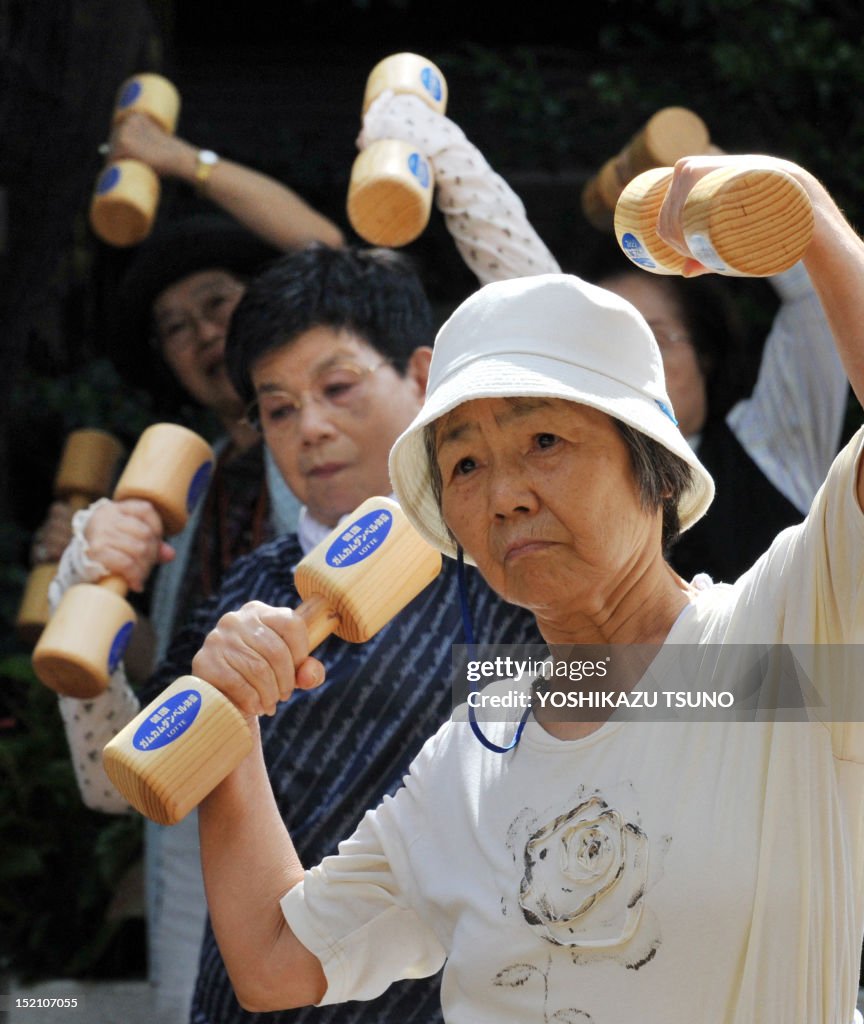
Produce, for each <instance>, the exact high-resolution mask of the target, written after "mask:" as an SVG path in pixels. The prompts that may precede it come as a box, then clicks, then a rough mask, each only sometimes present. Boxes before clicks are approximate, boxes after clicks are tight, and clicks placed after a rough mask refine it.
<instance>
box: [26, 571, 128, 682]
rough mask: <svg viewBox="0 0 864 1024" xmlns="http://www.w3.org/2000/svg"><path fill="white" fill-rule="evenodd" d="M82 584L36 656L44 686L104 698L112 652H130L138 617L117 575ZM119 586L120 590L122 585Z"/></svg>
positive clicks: (60, 609) (64, 602)
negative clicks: (126, 646)
mask: <svg viewBox="0 0 864 1024" xmlns="http://www.w3.org/2000/svg"><path fill="white" fill-rule="evenodd" d="M100 584H102V581H100V583H78V584H76V585H75V586H74V587H70V588H69V589H68V590H67V591H66V593H65V594H64V595H63V597H62V599H61V601H60V603H59V604H58V605H57V608H56V609H55V611H54V614H53V615H52V616H51V618H50V619H49V620H48V624H47V625H46V627H45V629H44V630H43V632H42V635H41V636H40V637H39V642H38V643H37V644H36V647H35V649H34V651H33V668H34V670H35V672H36V675H37V677H38V678H39V680H40V682H42V683H43V684H44V685H45V686H47V687H49V688H50V689H52V690H56V692H57V693H61V694H63V695H64V696H66V697H77V698H78V699H80V700H83V699H89V698H92V697H98V696H99V694H100V693H103V692H104V691H105V689H106V687H107V686H108V681H109V679H110V670H111V665H112V663H113V655H112V652H116V651H117V650H118V647H119V648H120V650H121V653H122V648H125V641H128V637H129V635H131V630H132V628H133V627H134V625H135V612H134V611H133V610H132V607H131V606H130V605H129V603H128V602H127V601H126V600H125V599H124V598H123V596H122V595H121V594H119V593H116V589H122V590H123V591H124V592H125V590H126V585H125V583H124V582H123V581H122V580H120V579H119V577H116V576H108V577H106V578H105V581H104V585H100ZM118 584H119V586H118Z"/></svg>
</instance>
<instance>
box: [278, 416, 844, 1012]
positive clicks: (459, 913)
mask: <svg viewBox="0 0 864 1024" xmlns="http://www.w3.org/2000/svg"><path fill="white" fill-rule="evenodd" d="M862 440H864V431H860V432H859V433H858V435H856V437H855V438H854V439H853V441H852V442H851V443H850V445H848V446H847V447H846V448H845V449H844V451H843V452H842V453H841V454H840V455H839V456H838V458H837V460H836V461H835V464H834V466H833V467H832V469H831V472H830V474H829V477H828V480H827V481H826V484H825V486H824V487H823V488H822V489H821V491H820V492H819V494H818V495H817V497H816V499H815V501H814V506H813V509H812V510H811V513H810V515H809V516H808V519H807V520H806V521H805V523H804V524H802V525H801V526H800V527H794V528H792V529H789V530H787V531H785V532H784V533H783V534H781V535H780V537H779V538H778V539H777V541H776V542H775V543H774V545H773V546H772V548H771V549H770V551H769V552H768V553H766V555H765V556H763V558H762V559H761V560H760V561H759V562H758V563H757V564H756V565H755V566H754V567H753V569H751V570H750V571H749V572H748V573H747V574H745V576H743V577H742V578H741V579H740V580H739V581H738V582H737V583H736V584H734V585H720V586H716V587H712V588H710V589H707V590H705V591H703V592H701V593H700V594H699V595H698V597H697V598H696V600H695V601H694V602H693V603H692V604H691V605H689V606H688V607H687V608H686V609H685V610H684V611H683V612H682V614H681V616H680V617H679V619H678V620H677V622H676V623H675V625H674V626H673V628H672V630H671V632H670V634H669V636H668V638H667V641H666V644H665V645H664V647H663V649H662V651H661V653H660V655H659V656H658V660H657V661H655V663H654V664H653V665H652V668H651V673H652V674H653V675H654V676H655V678H660V677H663V678H665V675H664V673H666V672H667V671H668V673H669V678H670V681H671V680H674V675H675V671H676V668H675V666H676V664H678V663H680V651H681V650H682V649H681V648H679V649H678V650H677V651H676V649H675V647H674V646H673V645H677V644H684V645H688V647H687V648H684V650H687V651H690V652H692V651H693V650H694V648H693V647H692V646H691V645H709V644H710V645H715V644H720V643H723V644H724V647H723V649H722V652H720V653H719V656H718V648H716V647H707V646H706V647H704V650H705V652H706V664H709V663H710V664H712V665H713V671H712V673H710V674H708V673H706V674H705V676H704V678H703V676H701V675H700V678H699V680H698V682H699V686H700V687H701V688H704V689H705V690H713V691H717V690H720V689H725V690H733V691H734V690H738V691H740V690H741V687H742V683H741V678H742V670H741V666H742V664H743V662H742V658H747V657H749V653H748V647H747V646H746V645H754V644H756V645H765V644H770V645H774V644H791V645H794V650H795V651H796V656H797V657H798V658H799V660H800V663H801V664H802V665H803V666H804V668H805V671H806V676H807V680H808V682H812V684H813V685H814V687H815V689H816V691H818V695H819V696H821V697H822V699H823V700H824V701H825V704H826V706H827V707H826V708H822V709H821V710H820V711H818V712H815V713H814V715H813V716H812V720H810V721H803V722H802V721H788V720H786V721H774V722H771V721H760V722H730V721H725V722H724V721H719V720H717V719H713V720H712V719H711V717H710V716H709V715H702V716H700V717H701V720H691V721H686V722H683V721H665V722H650V723H649V722H644V721H643V722H634V721H621V720H616V719H614V718H613V719H612V720H610V721H609V722H607V723H606V724H605V725H603V726H602V727H601V728H599V729H598V730H597V731H596V732H594V733H593V734H591V735H589V736H587V737H586V738H584V739H581V740H576V741H561V740H557V739H555V738H554V737H552V736H551V735H550V734H549V733H547V732H546V731H545V730H544V729H543V728H542V727H540V726H539V725H538V724H537V723H536V722H533V721H529V723H528V725H527V727H526V729H525V732H524V734H523V737H522V739H521V742H520V743H519V745H518V746H517V747H516V748H515V750H513V751H511V752H510V753H508V754H505V755H499V754H495V753H492V752H490V751H489V750H487V749H485V748H484V747H483V746H481V745H480V744H479V743H478V742H477V740H476V738H475V737H474V736H473V734H472V733H471V730H470V728H469V726H468V725H466V724H465V723H463V722H450V723H447V724H446V725H445V726H444V727H443V728H442V729H441V730H440V731H439V733H438V734H437V735H436V736H435V737H434V738H433V739H432V740H430V741H429V742H428V743H427V744H426V746H425V747H424V749H423V751H422V752H421V754H420V755H419V757H418V758H417V759H416V761H415V762H414V765H413V766H412V770H411V774H410V775H409V776H408V777H407V779H406V784H405V787H404V788H403V789H402V790H400V791H399V792H398V793H397V794H396V796H395V797H394V798H392V799H389V798H388V799H386V800H385V801H384V803H383V804H382V805H381V806H380V807H379V808H378V809H377V810H375V811H372V812H369V813H368V814H367V815H366V817H365V818H364V820H363V822H362V823H361V825H360V827H359V828H358V830H357V832H356V833H355V834H354V836H353V837H352V838H351V839H349V840H347V841H346V842H345V843H343V844H342V845H341V847H340V853H339V855H338V856H337V857H332V858H327V859H326V860H325V861H324V862H323V863H322V864H321V865H319V866H318V867H316V868H313V869H312V870H310V871H308V872H307V873H306V878H305V881H304V882H303V883H302V884H301V885H300V886H298V887H296V888H295V889H294V890H292V891H291V892H290V893H288V894H287V895H286V896H285V897H284V898H283V901H282V905H283V910H284V913H285V917H286V919H287V920H288V922H289V924H290V925H291V927H292V928H293V929H294V930H295V932H296V933H297V934H298V936H299V938H300V939H301V941H303V942H304V944H306V945H307V946H308V948H310V949H311V950H312V951H313V952H314V953H315V954H316V955H317V956H318V957H319V958H320V960H321V962H322V964H323V966H324V970H325V973H326V976H327V981H328V991H327V994H326V996H325V1000H324V1001H325V1002H327V1003H331V1002H338V1001H343V1000H347V999H364V998H370V997H372V996H374V995H375V994H376V993H378V992H380V991H382V990H383V989H384V988H386V987H387V985H389V984H390V983H391V982H392V981H394V980H396V979H398V978H405V977H412V976H422V975H426V974H429V973H432V972H434V971H435V970H437V969H438V968H439V967H440V966H441V965H442V964H443V963H444V962H445V960H446V966H445V970H444V981H443V985H442V1003H443V1006H444V1013H445V1017H446V1019H447V1020H448V1021H449V1022H453V1024H493V1022H494V1024H501V1022H502V1021H513V1022H519V1024H526V1022H530V1021H544V1022H545V1021H550V1022H551V1021H556V1022H572V1024H592V1022H593V1024H621V1022H628V1024H629V1022H632V1021H640V1022H651V1024H653V1022H657V1024H661V1022H662V1024H679V1022H680V1024H684V1022H687V1024H692V1022H693V1021H694V1020H710V1021H712V1022H720V1021H723V1022H732V1021H734V1022H735V1024H745V1022H747V1024H751V1022H752V1024H756V1022H758V1024H767V1022H773V1021H777V1022H781V1021H782V1022H787V1021H788V1022H792V1021H794V1022H807V1024H843V1022H846V1021H851V1020H852V1017H853V1011H854V1007H855V999H856V994H857V980H858V963H859V952H860V949H861V940H862V931H864V894H862V889H864V879H862V873H864V813H862V811H864V800H862V794H864V726H862V725H859V724H855V723H853V722H852V721H851V720H850V719H851V717H852V716H854V715H855V714H858V715H859V717H860V718H861V719H864V693H862V694H861V695H860V696H858V694H857V690H858V689H861V690H864V674H862V673H856V671H855V663H856V660H857V659H856V658H855V657H854V656H845V657H844V654H845V655H854V654H855V653H856V652H855V650H854V648H853V647H851V646H849V645H855V644H858V643H861V642H862V640H864V588H861V587H860V586H859V580H860V578H861V573H862V552H864V544H862V540H864V516H862V513H861V511H860V509H859V507H858V503H857V500H856V497H855V475H856V469H857V459H858V455H859V452H860V448H861V445H862ZM819 644H823V645H829V646H825V647H823V648H821V649H820V648H813V647H810V646H809V645H819ZM843 645H846V646H843ZM702 649H703V648H697V650H700V651H701V650H702ZM862 654H864V651H862ZM823 661H824V662H825V663H826V664H827V665H828V666H829V668H828V670H826V664H823ZM689 682H690V683H691V684H692V680H690V681H689ZM669 689H676V686H674V685H672V684H671V682H670V686H669ZM858 705H861V709H860V711H859V709H858ZM779 717H780V718H783V717H788V716H783V715H780V716H779ZM831 719H835V720H836V721H835V722H833V723H832V722H831ZM485 731H486V732H487V734H488V735H489V738H490V739H491V740H492V741H493V742H497V743H499V744H500V745H505V744H506V742H507V741H508V740H509V738H510V736H511V735H512V731H513V726H512V723H510V724H508V723H504V722H501V723H487V724H486V726H485Z"/></svg>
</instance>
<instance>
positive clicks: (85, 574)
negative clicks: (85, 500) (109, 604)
mask: <svg viewBox="0 0 864 1024" xmlns="http://www.w3.org/2000/svg"><path fill="white" fill-rule="evenodd" d="M108 500H109V499H108V498H100V499H99V500H98V501H94V502H93V504H92V505H89V506H88V507H87V508H83V509H80V510H79V511H78V512H76V513H75V515H74V516H73V517H72V540H70V541H69V543H68V544H67V545H66V550H65V551H64V552H63V555H62V557H61V559H60V564H59V565H58V566H57V573H56V575H55V576H54V579H53V580H52V581H51V585H50V587H49V588H48V603H49V605H50V607H51V611H52V612H53V611H54V609H55V608H56V607H57V605H58V604H59V603H60V598H61V597H62V596H63V595H64V594H65V593H66V591H67V590H68V589H69V588H70V587H72V586H74V585H75V584H76V583H95V582H96V580H101V579H102V578H103V577H105V576H108V575H110V574H109V572H108V570H107V569H106V568H105V566H104V565H102V563H101V562H97V561H96V560H95V559H93V558H91V557H90V549H89V546H88V544H87V538H86V537H85V536H84V530H85V529H86V527H87V524H88V523H89V522H90V518H91V516H92V515H93V513H94V512H95V511H96V510H97V509H98V508H101V507H102V506H103V505H105V504H107V503H108Z"/></svg>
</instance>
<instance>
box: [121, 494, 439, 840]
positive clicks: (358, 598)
mask: <svg viewBox="0 0 864 1024" xmlns="http://www.w3.org/2000/svg"><path fill="white" fill-rule="evenodd" d="M440 571H441V556H440V554H439V553H438V552H437V551H436V550H435V549H434V548H432V547H430V546H429V545H428V544H427V543H426V541H424V540H423V539H422V538H421V537H420V535H419V534H418V533H417V532H416V531H415V530H414V528H413V527H412V526H411V525H410V523H409V522H408V520H407V519H406V518H405V515H404V513H403V512H402V510H401V509H400V508H399V506H398V505H397V504H396V503H395V502H394V501H391V500H390V499H389V498H379V497H374V498H368V499H367V500H366V501H364V502H363V503H362V504H361V505H360V506H358V508H357V509H356V510H355V511H354V513H353V514H352V516H351V517H350V519H349V520H347V521H346V522H345V523H343V524H342V525H341V526H338V527H337V528H336V529H335V530H333V531H332V532H331V533H330V534H329V535H328V536H327V537H325V538H324V540H323V541H321V543H320V544H319V545H318V546H317V547H316V548H315V549H314V550H313V551H311V552H310V553H309V554H308V555H306V557H305V558H304V559H303V560H302V561H301V562H300V563H299V565H298V566H297V569H296V570H295V574H294V582H295V585H296V587H297V590H298V592H299V593H300V595H301V597H302V598H303V603H302V604H301V605H300V606H299V607H298V608H297V614H298V615H299V616H300V618H302V619H303V621H304V623H305V625H306V628H307V630H308V632H309V649H310V650H314V649H315V648H316V647H317V646H318V645H319V644H320V643H321V642H322V641H323V640H325V639H326V638H327V637H328V636H330V634H331V633H335V634H336V635H337V636H339V637H341V638H342V639H343V640H348V641H350V642H351V643H362V642H363V641H365V640H368V639H369V638H370V637H372V636H374V635H375V633H377V632H378V631H379V630H380V629H381V628H382V627H383V626H385V625H386V624H387V623H388V622H389V621H390V619H392V618H393V616H394V615H396V614H397V613H398V612H400V611H401V610H402V609H403V608H404V607H405V605H407V604H408V602H409V601H411V600H412V599H413V598H414V597H416V596H417V594H419V593H420V591H421V590H423V588H424V587H426V586H427V585H428V584H429V583H431V582H432V580H433V579H435V577H436V576H437V575H438V573H439V572H440ZM251 747H252V737H251V735H250V733H249V728H248V726H247V725H246V721H245V719H244V718H243V716H242V714H241V713H240V712H239V711H238V710H237V708H236V707H235V706H234V704H232V703H231V701H229V700H228V699H227V698H226V697H225V696H223V695H222V694H221V693H220V692H219V691H218V690H216V689H215V688H214V687H212V686H210V685H209V684H208V683H206V682H205V681H204V680H203V679H198V678H196V677H195V676H182V677H181V678H180V679H177V680H176V681H175V682H173V683H172V684H171V685H170V686H169V687H167V688H166V689H165V690H164V691H163V692H162V693H161V694H160V695H159V697H157V698H156V700H154V701H153V702H152V703H150V704H148V705H147V707H146V708H144V710H143V711H142V712H141V713H140V714H139V715H138V716H137V717H136V718H134V719H133V720H132V721H131V722H130V723H129V724H128V725H127V726H126V727H125V728H124V729H123V730H122V731H121V732H119V733H118V734H117V735H116V736H115V737H114V739H112V740H111V742H110V743H108V745H107V746H106V747H105V750H104V752H103V761H104V764H105V770H106V772H107V773H108V777H109V778H110V779H111V781H112V782H113V783H114V785H115V786H116V787H117V789H118V790H119V791H120V792H121V793H122V794H123V796H124V797H126V799H127V800H128V801H129V803H130V804H132V806H133V807H135V808H136V809H137V810H138V811H140V812H141V813H142V814H144V815H146V816H147V817H148V818H151V819H152V820H153V821H156V822H158V823H160V824H162V825H173V824H175V823H176V822H178V821H180V820H181V819H182V818H184V817H185V816H186V815H187V814H188V813H189V811H191V810H192V808H193V807H196V806H197V805H198V804H199V803H200V802H201V800H202V799H203V798H204V797H205V796H206V795H207V794H208V793H209V792H210V791H211V790H212V789H213V788H214V787H215V786H217V785H218V784H219V783H220V782H221V781H222V779H224V778H225V777H226V776H227V775H228V774H229V773H230V772H232V771H233V770H234V769H235V768H236V767H237V765H238V764H239V763H240V762H241V761H242V760H243V758H244V757H245V756H246V755H247V754H248V753H249V750H250V749H251Z"/></svg>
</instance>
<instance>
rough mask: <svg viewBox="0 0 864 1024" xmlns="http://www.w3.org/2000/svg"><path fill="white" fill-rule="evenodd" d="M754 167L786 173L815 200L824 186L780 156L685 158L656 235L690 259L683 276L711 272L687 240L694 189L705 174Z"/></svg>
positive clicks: (676, 171) (677, 167) (675, 175)
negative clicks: (686, 217)
mask: <svg viewBox="0 0 864 1024" xmlns="http://www.w3.org/2000/svg"><path fill="white" fill-rule="evenodd" d="M725 167H734V168H742V169H744V168H747V167H753V168H757V169H759V170H771V169H777V170H781V171H785V172H786V173H787V174H789V175H791V176H792V177H793V178H795V180H796V181H797V182H798V183H799V184H800V185H802V186H803V187H804V189H805V190H806V191H807V193H808V195H809V196H810V199H811V201H815V200H816V198H817V196H818V194H819V192H820V191H821V186H820V185H819V183H818V182H817V181H816V179H815V178H814V177H813V175H811V174H810V173H809V172H808V171H805V170H804V169H803V168H802V167H799V166H798V165H797V164H794V163H792V162H791V161H789V160H782V159H780V158H779V157H772V156H762V155H755V154H754V155H745V156H729V155H724V154H713V155H708V156H686V157H682V158H681V159H680V160H679V161H678V162H677V163H676V164H675V167H674V173H673V175H672V183H671V184H670V186H669V190H668V192H667V193H666V197H665V199H664V200H663V205H662V206H661V208H660V214H659V218H658V221H657V233H658V234H659V235H660V237H661V238H662V239H663V241H664V242H666V243H668V244H669V245H671V246H672V248H673V249H675V250H676V251H677V252H679V253H681V255H682V256H686V257H688V259H687V262H686V263H685V264H684V268H683V271H682V273H683V276H684V277H695V276H697V275H699V274H707V273H711V271H710V269H709V268H708V267H706V266H704V265H703V264H702V263H700V262H699V261H698V260H696V259H694V258H693V257H692V255H691V253H690V250H689V249H688V248H687V244H686V242H685V241H684V229H683V220H682V217H683V211H684V203H685V202H686V200H687V197H688V196H689V195H690V192H691V190H692V188H693V186H694V185H695V184H696V183H697V182H698V181H699V180H700V179H702V178H704V177H705V175H706V174H709V173H710V172H711V171H716V170H719V169H720V168H725Z"/></svg>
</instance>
